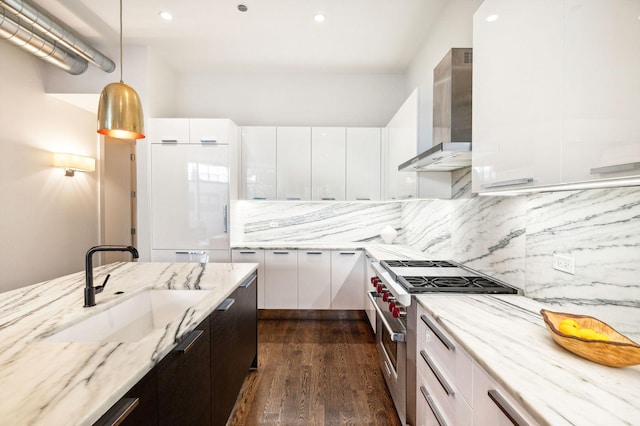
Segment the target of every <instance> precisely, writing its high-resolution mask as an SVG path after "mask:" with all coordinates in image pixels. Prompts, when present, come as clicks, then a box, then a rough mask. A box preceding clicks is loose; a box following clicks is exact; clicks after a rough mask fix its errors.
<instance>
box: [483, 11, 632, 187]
mask: <svg viewBox="0 0 640 426" xmlns="http://www.w3.org/2000/svg"><path fill="white" fill-rule="evenodd" d="M639 17H640V1H639V0H564V1H556V0H535V1H534V0H529V1H519V2H513V1H509V0H486V1H485V2H484V3H483V4H482V5H481V6H480V8H479V9H478V11H477V12H476V14H475V15H474V36H473V38H474V46H473V47H474V52H473V54H474V68H473V69H474V74H473V117H474V118H473V139H474V141H473V190H474V192H483V191H489V190H491V191H493V190H510V189H520V188H526V187H538V186H549V185H558V184H569V183H577V182H586V181H592V180H605V179H611V178H624V177H637V176H640V78H638V76H639V75H640V55H639V54H638V52H640V20H639V19H638V18H639Z"/></svg>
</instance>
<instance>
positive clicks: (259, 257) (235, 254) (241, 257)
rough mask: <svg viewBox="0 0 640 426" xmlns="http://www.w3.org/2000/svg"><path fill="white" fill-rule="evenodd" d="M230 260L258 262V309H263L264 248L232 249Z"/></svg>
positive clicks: (234, 261) (235, 261)
mask: <svg viewBox="0 0 640 426" xmlns="http://www.w3.org/2000/svg"><path fill="white" fill-rule="evenodd" d="M231 261H232V262H233V263H257V264H258V309H264V250H254V249H251V250H247V249H233V250H231Z"/></svg>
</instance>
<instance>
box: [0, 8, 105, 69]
mask: <svg viewBox="0 0 640 426" xmlns="http://www.w3.org/2000/svg"><path fill="white" fill-rule="evenodd" d="M0 6H2V7H4V8H5V9H6V11H7V12H10V13H12V14H14V15H15V16H16V18H19V21H20V22H24V23H28V24H29V25H31V26H32V29H36V30H37V31H38V32H40V33H42V34H43V35H44V36H45V37H48V38H51V39H52V40H54V41H55V42H57V44H60V45H61V46H63V47H64V48H66V49H67V50H68V51H70V52H73V53H75V54H77V55H79V56H81V57H83V58H84V59H86V60H87V61H89V62H91V63H92V64H94V65H96V66H97V67H98V68H100V69H102V70H103V71H106V72H113V70H115V69H116V64H115V63H114V62H113V61H112V60H111V59H109V58H108V57H107V56H105V55H104V54H102V53H101V52H100V51H98V50H97V49H95V48H93V47H92V46H90V45H89V44H88V43H86V42H85V41H84V40H82V39H81V38H80V37H79V36H77V35H76V34H75V33H74V32H73V31H72V30H71V29H69V28H68V27H67V26H65V25H64V24H62V23H60V22H58V21H57V20H56V19H55V18H54V17H52V16H49V14H48V13H47V12H46V11H45V10H43V9H40V8H39V7H38V6H36V5H34V4H32V3H29V2H26V1H23V0H0Z"/></svg>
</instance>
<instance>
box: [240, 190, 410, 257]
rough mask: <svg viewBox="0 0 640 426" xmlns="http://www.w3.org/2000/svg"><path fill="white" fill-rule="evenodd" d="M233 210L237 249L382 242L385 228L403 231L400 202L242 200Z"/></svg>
mask: <svg viewBox="0 0 640 426" xmlns="http://www.w3.org/2000/svg"><path fill="white" fill-rule="evenodd" d="M231 207H232V208H231V212H232V217H231V235H232V242H231V244H232V245H234V246H237V245H240V244H241V243H242V242H243V241H250V242H269V241H288V242H305V241H311V242H330V241H340V242H363V243H382V238H380V231H381V230H382V228H384V227H385V226H386V225H390V226H391V227H393V228H395V229H399V228H400V203H398V202H389V203H376V202H370V201H364V202H326V201H325V202H311V201H308V202H292V201H262V200H261V201H247V200H242V201H235V202H233V203H232V206H231ZM397 242H398V243H401V241H397Z"/></svg>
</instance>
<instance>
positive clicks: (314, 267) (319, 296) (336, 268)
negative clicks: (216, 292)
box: [233, 249, 375, 326]
mask: <svg viewBox="0 0 640 426" xmlns="http://www.w3.org/2000/svg"><path fill="white" fill-rule="evenodd" d="M242 252H245V254H244V255H242ZM253 252H256V253H255V254H254V253H253ZM257 252H258V251H257V250H240V249H234V250H233V259H234V260H233V261H234V262H236V261H239V262H256V263H260V260H259V254H258V253H257ZM241 256H243V257H241ZM236 259H243V260H236ZM364 270H365V267H364V255H363V252H362V250H302V249H300V250H296V249H294V250H290V249H282V250H264V273H263V277H264V278H263V280H262V282H263V283H264V290H263V292H264V293H263V294H264V296H263V297H264V299H263V303H262V305H261V306H260V308H261V309H342V310H349V309H354V310H355V309H365V293H364V292H365V287H364V281H365V277H364V275H365V274H364ZM258 274H260V270H258ZM258 294H260V289H259V293H258ZM373 318H374V324H375V316H374V317H373ZM374 326H375V325H374Z"/></svg>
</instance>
